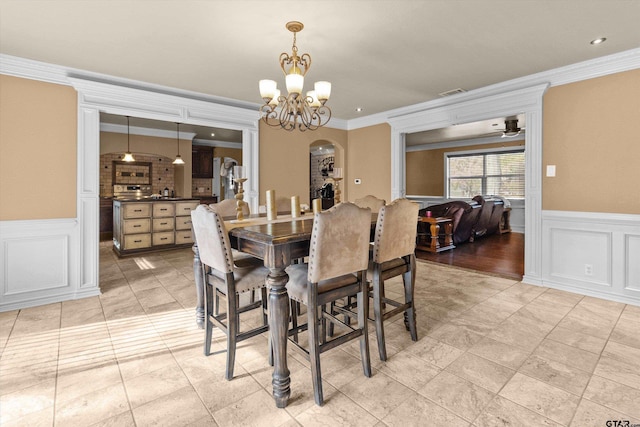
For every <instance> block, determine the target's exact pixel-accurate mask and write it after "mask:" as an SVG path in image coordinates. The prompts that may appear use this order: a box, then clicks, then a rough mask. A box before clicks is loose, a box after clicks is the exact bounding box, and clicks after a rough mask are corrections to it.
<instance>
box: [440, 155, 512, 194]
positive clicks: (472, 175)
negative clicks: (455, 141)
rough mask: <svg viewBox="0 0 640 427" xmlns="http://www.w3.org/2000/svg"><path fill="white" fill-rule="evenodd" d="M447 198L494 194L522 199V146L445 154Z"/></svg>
mask: <svg viewBox="0 0 640 427" xmlns="http://www.w3.org/2000/svg"><path fill="white" fill-rule="evenodd" d="M445 156H446V165H447V167H446V171H447V179H446V181H447V197H459V198H471V197H474V196H477V195H478V194H495V195H500V196H504V197H508V198H510V199H523V198H524V149H523V148H521V147H518V149H517V150H511V151H504V150H501V151H499V152H497V151H496V152H477V153H470V152H465V153H460V152H458V153H447V154H446V155H445Z"/></svg>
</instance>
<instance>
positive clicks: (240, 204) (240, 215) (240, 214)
mask: <svg viewBox="0 0 640 427" xmlns="http://www.w3.org/2000/svg"><path fill="white" fill-rule="evenodd" d="M246 180H247V178H236V182H237V183H238V194H236V200H237V202H236V203H237V206H236V219H237V220H238V221H244V205H245V204H246V203H247V202H245V201H244V189H243V188H242V184H243V183H244V182H245V181H246Z"/></svg>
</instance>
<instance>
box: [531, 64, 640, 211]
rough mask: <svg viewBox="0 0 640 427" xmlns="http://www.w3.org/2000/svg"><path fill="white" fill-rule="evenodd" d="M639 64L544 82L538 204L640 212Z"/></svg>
mask: <svg viewBox="0 0 640 427" xmlns="http://www.w3.org/2000/svg"><path fill="white" fill-rule="evenodd" d="M639 122H640V69H638V70H632V71H627V72H624V73H618V74H612V75H609V76H605V77H600V78H596V79H591V80H586V81H582V82H577V83H571V84H567V85H563V86H556V87H552V88H550V89H549V90H548V91H547V93H546V94H545V96H544V99H543V133H542V137H543V157H542V159H543V174H544V171H545V170H546V165H556V176H555V177H553V178H547V177H546V174H544V175H545V177H544V178H543V186H542V190H543V191H542V207H543V209H547V210H565V211H578V212H615V213H626V214H640V190H638V183H640V167H639V166H638V165H639V161H640V143H639V142H638V136H637V133H638V132H637V128H638V123H639Z"/></svg>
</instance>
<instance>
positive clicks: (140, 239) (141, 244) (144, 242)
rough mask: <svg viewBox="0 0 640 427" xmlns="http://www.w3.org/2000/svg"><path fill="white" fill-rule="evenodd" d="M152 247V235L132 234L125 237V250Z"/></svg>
mask: <svg viewBox="0 0 640 427" xmlns="http://www.w3.org/2000/svg"><path fill="white" fill-rule="evenodd" d="M150 247H151V234H149V233H147V234H131V235H128V236H124V247H123V249H125V250H127V249H141V248H150Z"/></svg>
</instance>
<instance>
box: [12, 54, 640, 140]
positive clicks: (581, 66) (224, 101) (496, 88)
mask: <svg viewBox="0 0 640 427" xmlns="http://www.w3.org/2000/svg"><path fill="white" fill-rule="evenodd" d="M637 68H640V48H636V49H631V50H626V51H623V52H619V53H614V54H612V55H607V56H601V57H598V58H594V59H590V60H587V61H582V62H578V63H575V64H571V65H567V66H564V67H560V68H555V69H552V70H547V71H542V72H540V73H536V74H531V75H528V76H524V77H520V78H517V79H512V80H507V81H505V82H501V83H497V84H494V85H490V86H485V87H482V88H479V89H474V90H470V91H469V92H464V93H460V94H456V95H451V96H447V97H444V98H438V99H433V100H430V101H426V102H423V103H419V104H413V105H409V106H405V107H401V108H397V109H393V110H388V111H384V112H381V113H376V114H372V115H369V116H365V117H360V118H357V119H351V120H343V119H338V118H332V119H331V122H330V124H327V125H325V126H326V127H328V128H333V129H341V130H353V129H359V128H363V127H368V126H374V125H378V124H381V123H386V122H388V119H390V118H393V117H398V116H403V115H406V114H411V113H415V112H418V111H422V110H428V109H432V108H437V107H442V106H446V105H450V104H455V103H460V102H463V101H469V100H473V99H478V98H482V97H485V96H487V95H488V94H495V93H498V92H508V91H513V90H518V89H522V88H525V87H530V86H535V85H538V84H543V83H546V84H549V85H550V86H559V85H564V84H568V83H574V82H578V81H582V80H588V79H593V78H596V77H602V76H606V75H609V74H615V73H620V72H623V71H629V70H634V69H637ZM0 74H6V75H12V76H16V77H22V78H27V79H33V80H40V81H45V82H49V83H57V84H62V85H67V86H74V87H75V84H74V83H73V79H81V80H91V81H94V82H97V83H107V84H109V85H116V86H122V87H124V88H131V89H139V90H144V91H151V92H157V93H161V94H165V95H175V96H180V97H185V98H190V99H194V100H199V101H205V102H208V103H215V104H221V105H226V106H230V107H237V108H241V109H247V110H254V111H258V108H259V107H260V104H257V103H251V102H246V101H239V100H235V99H231V98H224V97H219V96H213V95H206V94H203V93H199V92H192V91H186V90H180V89H175V88H170V87H167V86H161V85H154V84H151V83H146V82H142V81H138V80H131V79H123V78H117V77H114V76H109V75H106V74H99V73H93V72H90V71H85V70H79V69H75V68H70V67H64V66H61V65H56V64H49V63H46V62H40V61H34V60H31V59H26V58H20V57H16V56H11V55H6V54H0Z"/></svg>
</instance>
